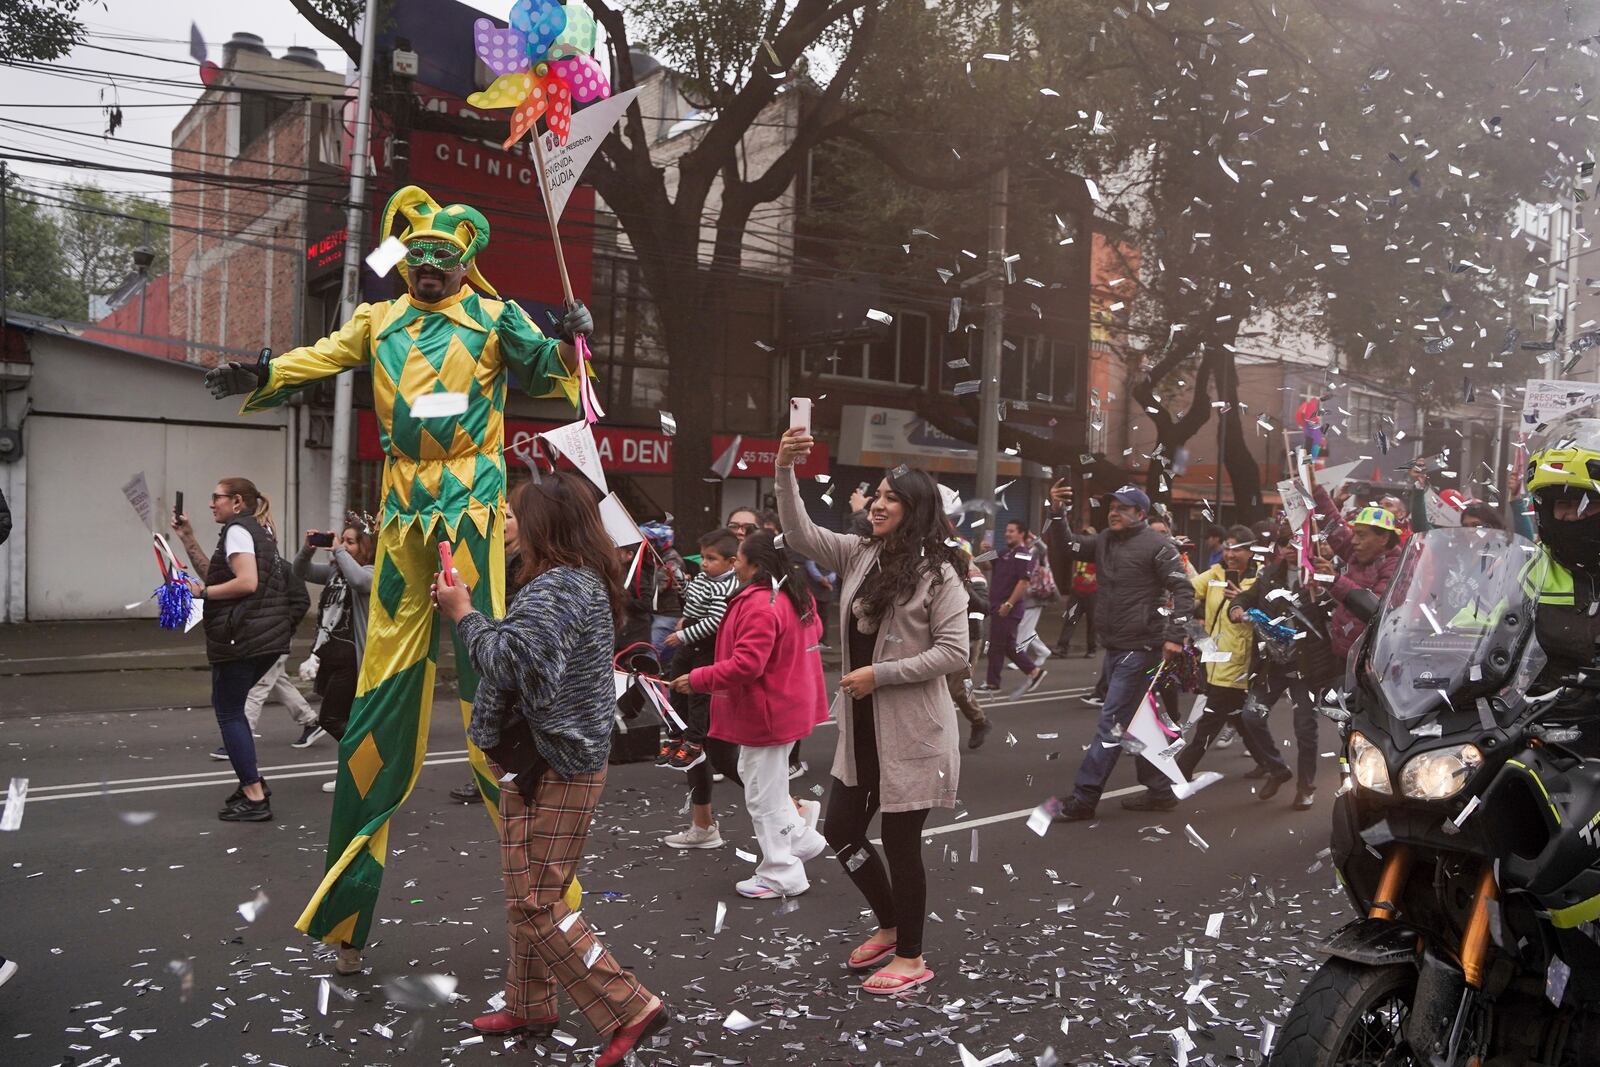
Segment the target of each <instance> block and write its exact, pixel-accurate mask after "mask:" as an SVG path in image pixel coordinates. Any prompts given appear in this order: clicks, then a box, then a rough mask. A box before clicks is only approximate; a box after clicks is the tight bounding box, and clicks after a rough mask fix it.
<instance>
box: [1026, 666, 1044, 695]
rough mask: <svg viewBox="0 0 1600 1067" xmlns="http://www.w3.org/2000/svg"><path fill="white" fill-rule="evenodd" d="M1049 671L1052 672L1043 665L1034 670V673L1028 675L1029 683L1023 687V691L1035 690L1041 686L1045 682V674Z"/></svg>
mask: <svg viewBox="0 0 1600 1067" xmlns="http://www.w3.org/2000/svg"><path fill="white" fill-rule="evenodd" d="M1049 673H1050V672H1049V671H1047V670H1045V669H1044V668H1043V667H1040V668H1038V669H1037V670H1035V671H1034V672H1033V674H1031V675H1029V676H1028V684H1027V685H1025V686H1023V687H1022V691H1023V692H1024V693H1031V692H1033V691H1034V690H1035V689H1037V688H1039V686H1041V685H1043V684H1044V676H1045V675H1047V674H1049Z"/></svg>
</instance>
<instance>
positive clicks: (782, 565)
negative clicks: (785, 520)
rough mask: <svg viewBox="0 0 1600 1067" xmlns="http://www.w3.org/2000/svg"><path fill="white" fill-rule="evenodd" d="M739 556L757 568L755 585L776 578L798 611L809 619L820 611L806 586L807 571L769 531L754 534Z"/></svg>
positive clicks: (780, 588)
mask: <svg viewBox="0 0 1600 1067" xmlns="http://www.w3.org/2000/svg"><path fill="white" fill-rule="evenodd" d="M739 555H741V556H743V557H744V561H745V562H746V563H748V564H750V566H752V567H754V568H755V569H756V576H755V577H754V578H753V579H751V583H750V584H752V585H766V586H769V587H770V586H771V585H772V583H773V582H774V581H778V582H781V583H783V584H782V585H781V586H780V587H779V589H778V592H779V593H780V594H782V595H783V596H786V597H788V598H789V603H791V604H793V605H794V613H795V614H796V615H798V616H800V618H801V620H802V621H807V620H809V619H810V618H811V616H812V615H813V614H815V613H816V602H815V601H814V600H812V599H811V590H810V589H809V588H807V586H806V578H805V574H804V573H802V572H801V570H800V567H799V565H798V564H796V563H795V562H794V561H793V560H792V559H791V558H790V557H789V555H788V554H787V553H786V552H784V551H783V550H782V549H780V548H779V547H778V545H777V541H776V539H775V538H774V537H773V536H772V535H771V534H769V533H767V532H766V531H765V530H763V531H761V532H760V533H753V534H751V535H749V536H748V537H746V538H745V539H744V540H743V541H742V542H741V543H740V544H739Z"/></svg>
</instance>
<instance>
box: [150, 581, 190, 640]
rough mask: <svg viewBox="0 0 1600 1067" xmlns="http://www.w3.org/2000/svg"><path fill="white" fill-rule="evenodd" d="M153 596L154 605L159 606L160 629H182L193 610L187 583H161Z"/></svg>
mask: <svg viewBox="0 0 1600 1067" xmlns="http://www.w3.org/2000/svg"><path fill="white" fill-rule="evenodd" d="M155 596H156V603H157V604H159V605H160V606H161V628H162V629H163V630H181V629H183V627H184V626H185V625H186V624H187V623H188V621H189V612H190V611H192V610H194V596H193V594H191V593H190V592H189V583H188V582H186V581H184V580H182V579H174V580H172V581H170V582H162V583H161V585H160V586H159V587H157V589H156V593H155Z"/></svg>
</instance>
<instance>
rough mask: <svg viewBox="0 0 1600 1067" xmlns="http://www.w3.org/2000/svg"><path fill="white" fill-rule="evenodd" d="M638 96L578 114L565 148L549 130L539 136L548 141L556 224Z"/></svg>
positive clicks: (548, 180)
mask: <svg viewBox="0 0 1600 1067" xmlns="http://www.w3.org/2000/svg"><path fill="white" fill-rule="evenodd" d="M638 95H639V90H638V89H629V90H628V91H627V92H625V93H617V94H616V95H615V96H608V97H606V98H605V99H604V100H601V101H599V102H597V103H593V104H590V105H589V106H588V107H586V108H584V109H583V110H582V111H579V112H577V113H576V114H574V115H573V116H572V126H571V128H570V129H569V130H568V132H567V143H566V144H564V145H560V146H557V144H556V138H555V134H553V133H550V132H548V131H547V132H545V133H542V134H540V135H539V136H540V137H542V138H544V141H543V147H544V159H545V175H544V180H545V195H546V197H547V198H548V199H549V202H550V214H551V215H552V216H553V218H554V219H555V221H557V222H559V221H561V211H562V209H563V208H565V207H566V206H567V199H568V198H569V197H570V196H572V190H573V189H575V188H577V185H578V178H579V177H581V176H582V174H583V168H584V167H587V166H588V165H589V160H591V159H593V158H594V154H595V153H596V152H597V151H599V150H600V143H601V142H602V141H604V140H605V139H606V136H607V135H608V134H609V133H610V132H611V127H613V126H615V125H616V124H617V120H618V119H620V118H621V117H622V113H623V112H624V111H626V110H628V105H629V104H630V103H632V102H633V98H634V97H635V96H638Z"/></svg>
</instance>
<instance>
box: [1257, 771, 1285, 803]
mask: <svg viewBox="0 0 1600 1067" xmlns="http://www.w3.org/2000/svg"><path fill="white" fill-rule="evenodd" d="M1293 780H1294V772H1293V771H1289V770H1285V771H1280V772H1279V773H1277V774H1274V775H1273V776H1272V777H1271V778H1268V779H1267V780H1266V782H1265V783H1263V784H1262V785H1261V786H1260V788H1258V789H1257V790H1256V799H1257V800H1271V799H1272V798H1273V797H1275V796H1277V795H1278V790H1280V789H1282V788H1283V787H1284V784H1285V783H1287V782H1291V781H1293Z"/></svg>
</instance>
